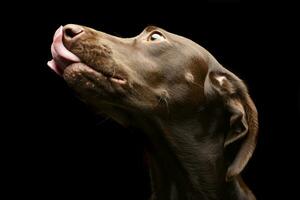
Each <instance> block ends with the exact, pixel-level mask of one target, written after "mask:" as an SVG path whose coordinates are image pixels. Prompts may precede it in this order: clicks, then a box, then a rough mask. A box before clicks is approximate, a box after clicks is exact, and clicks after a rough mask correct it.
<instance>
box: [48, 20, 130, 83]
mask: <svg viewBox="0 0 300 200" xmlns="http://www.w3.org/2000/svg"><path fill="white" fill-rule="evenodd" d="M62 38H63V26H61V27H59V28H58V29H57V30H56V32H55V34H54V36H53V43H52V45H51V54H52V60H50V61H48V63H47V65H48V66H49V67H50V68H51V69H52V70H53V71H55V72H56V73H57V74H58V75H60V76H63V73H64V70H65V69H66V68H67V67H68V66H69V65H71V64H74V63H78V64H82V65H84V66H85V67H90V68H92V69H94V68H93V67H92V66H89V65H87V64H85V63H84V62H83V61H82V60H81V59H80V58H79V57H78V56H77V55H75V54H74V53H72V52H71V51H70V50H68V49H67V48H66V47H65V45H64V44H63V40H62ZM94 70H95V69H94ZM95 71H96V70H95ZM96 72H97V73H100V74H101V75H102V76H104V77H105V78H106V79H107V80H110V81H112V82H115V83H118V84H126V82H127V81H126V80H125V79H124V78H123V77H121V76H120V75H118V74H112V73H109V72H106V71H104V70H101V71H100V70H97V71H96Z"/></svg>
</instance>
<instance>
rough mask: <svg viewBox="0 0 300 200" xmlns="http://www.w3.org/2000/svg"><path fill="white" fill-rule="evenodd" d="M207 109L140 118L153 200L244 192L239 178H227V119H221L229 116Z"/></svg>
mask: <svg viewBox="0 0 300 200" xmlns="http://www.w3.org/2000/svg"><path fill="white" fill-rule="evenodd" d="M204 112H205V113H203V112H199V113H197V114H195V115H194V116H193V115H192V116H191V117H187V116H182V117H183V118H180V119H179V118H178V119H159V118H155V117H153V118H143V117H139V119H137V120H138V121H139V122H140V123H139V124H140V125H141V127H142V129H143V131H144V132H145V133H146V135H147V138H148V141H149V143H148V145H147V157H148V160H149V166H150V174H151V182H152V190H153V196H152V199H153V200H192V199H195V200H196V199H240V197H239V196H241V195H243V194H240V193H241V191H239V190H240V188H239V184H237V183H238V182H237V180H236V179H234V180H233V181H231V182H225V173H226V164H225V159H224V152H223V149H224V147H223V146H224V137H225V135H224V134H225V133H224V132H223V131H225V130H226V125H225V124H226V123H225V121H222V120H220V119H225V118H226V117H225V116H223V114H222V113H223V112H222V111H218V110H217V109H213V111H204ZM221 115H222V116H221ZM237 191H238V192H237ZM233 194H234V195H235V196H232V195H233ZM152 199H151V200H152Z"/></svg>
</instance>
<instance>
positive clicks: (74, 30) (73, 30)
mask: <svg viewBox="0 0 300 200" xmlns="http://www.w3.org/2000/svg"><path fill="white" fill-rule="evenodd" d="M82 32H83V29H82V28H81V27H80V26H75V25H67V26H65V27H64V35H65V37H69V38H74V37H75V36H77V35H79V34H80V33H82Z"/></svg>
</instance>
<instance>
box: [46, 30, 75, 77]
mask: <svg viewBox="0 0 300 200" xmlns="http://www.w3.org/2000/svg"><path fill="white" fill-rule="evenodd" d="M62 37H63V26H60V27H59V28H58V29H57V31H56V32H55V34H54V37H53V43H52V45H51V54H52V57H53V59H52V60H51V61H49V62H48V63H47V64H48V66H49V67H50V68H51V69H53V70H54V71H55V72H56V73H58V74H59V75H62V72H63V70H64V69H65V68H66V67H67V65H69V64H71V63H74V62H80V59H79V58H78V57H77V56H76V55H75V54H73V53H72V52H70V51H69V50H68V49H67V48H66V47H65V46H64V44H63V41H62Z"/></svg>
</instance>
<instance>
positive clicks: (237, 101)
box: [205, 69, 258, 180]
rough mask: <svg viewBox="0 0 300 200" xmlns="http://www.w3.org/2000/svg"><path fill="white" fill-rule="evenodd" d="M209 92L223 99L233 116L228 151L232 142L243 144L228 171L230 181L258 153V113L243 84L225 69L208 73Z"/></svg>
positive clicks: (206, 88) (207, 92) (226, 140)
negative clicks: (256, 151) (255, 152)
mask: <svg viewBox="0 0 300 200" xmlns="http://www.w3.org/2000/svg"><path fill="white" fill-rule="evenodd" d="M205 90H206V94H207V95H208V96H210V97H212V96H217V98H218V99H221V100H222V102H223V104H224V106H225V108H226V110H228V113H229V115H230V121H229V123H230V128H229V133H228V134H227V135H226V138H225V142H224V146H225V148H226V147H227V146H228V145H230V144H231V143H235V142H237V141H240V142H241V146H240V147H239V149H238V152H237V153H236V155H235V158H234V159H233V161H232V163H231V164H230V165H229V167H228V170H227V174H226V180H230V179H231V178H232V177H234V176H236V175H238V174H239V173H240V172H241V171H242V170H243V169H244V167H245V166H246V164H247V162H248V161H249V159H250V158H251V156H252V154H253V152H254V149H255V146H256V140H257V131H258V115H257V110H256V107H255V105H254V103H253V101H252V99H251V98H250V96H249V94H248V90H247V87H246V85H245V84H244V83H243V81H242V80H240V79H239V78H238V77H237V76H235V75H234V74H232V73H231V72H229V71H227V70H225V69H224V70H223V71H222V72H220V71H210V72H209V73H208V77H207V78H206V81H205Z"/></svg>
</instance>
